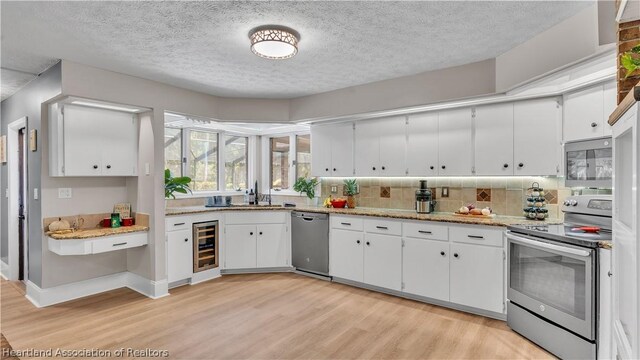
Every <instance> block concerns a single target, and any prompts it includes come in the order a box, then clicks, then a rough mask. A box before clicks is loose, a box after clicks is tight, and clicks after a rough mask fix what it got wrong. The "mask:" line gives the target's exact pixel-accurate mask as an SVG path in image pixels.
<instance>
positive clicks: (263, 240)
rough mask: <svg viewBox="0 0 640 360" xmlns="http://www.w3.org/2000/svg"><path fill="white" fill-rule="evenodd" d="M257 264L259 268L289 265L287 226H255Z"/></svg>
mask: <svg viewBox="0 0 640 360" xmlns="http://www.w3.org/2000/svg"><path fill="white" fill-rule="evenodd" d="M257 231H258V237H257V240H256V242H257V266H258V267H259V268H267V267H283V266H287V265H289V261H288V256H287V250H288V248H287V241H286V240H287V235H288V234H287V226H286V225H285V224H262V225H258V227H257Z"/></svg>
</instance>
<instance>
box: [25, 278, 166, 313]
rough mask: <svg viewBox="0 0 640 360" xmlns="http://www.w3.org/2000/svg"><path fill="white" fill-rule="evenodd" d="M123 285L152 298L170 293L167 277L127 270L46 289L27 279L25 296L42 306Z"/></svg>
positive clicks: (34, 303)
mask: <svg viewBox="0 0 640 360" xmlns="http://www.w3.org/2000/svg"><path fill="white" fill-rule="evenodd" d="M123 287H127V288H129V289H131V290H133V291H136V292H138V293H140V294H142V295H144V296H146V297H149V298H151V299H158V298H161V297H164V296H167V295H169V290H168V284H167V280H166V279H165V280H160V281H153V280H149V279H146V278H143V277H142V276H140V275H137V274H134V273H131V272H126V271H125V272H120V273H116V274H111V275H106V276H101V277H98V278H94V279H88V280H83V281H78V282H74V283H70V284H64V285H60V286H54V287H51V288H45V289H42V288H40V287H38V286H37V285H36V284H34V283H32V282H31V281H27V294H26V295H25V297H26V298H27V299H28V300H29V301H31V303H33V305H35V306H36V307H39V308H40V307H46V306H51V305H55V304H59V303H63V302H67V301H71V300H75V299H79V298H83V297H86V296H90V295H95V294H99V293H103V292H106V291H111V290H115V289H120V288H123Z"/></svg>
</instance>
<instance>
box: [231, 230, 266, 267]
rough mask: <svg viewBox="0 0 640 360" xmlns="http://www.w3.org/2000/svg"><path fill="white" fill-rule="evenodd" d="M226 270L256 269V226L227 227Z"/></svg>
mask: <svg viewBox="0 0 640 360" xmlns="http://www.w3.org/2000/svg"><path fill="white" fill-rule="evenodd" d="M224 231H225V246H224V249H225V250H224V251H225V261H224V265H225V269H247V268H255V267H256V265H257V253H258V251H257V244H256V226H255V225H227V226H225V229H224Z"/></svg>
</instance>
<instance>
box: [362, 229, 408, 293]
mask: <svg viewBox="0 0 640 360" xmlns="http://www.w3.org/2000/svg"><path fill="white" fill-rule="evenodd" d="M364 243H365V246H364V283H365V284H369V285H373V286H378V287H382V288H386V289H392V290H396V291H400V290H402V240H401V239H400V237H399V236H391V235H380V234H369V233H367V234H365V236H364Z"/></svg>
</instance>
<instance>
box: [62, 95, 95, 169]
mask: <svg viewBox="0 0 640 360" xmlns="http://www.w3.org/2000/svg"><path fill="white" fill-rule="evenodd" d="M63 111H64V144H63V145H62V146H64V175H65V176H99V175H101V174H102V163H101V154H102V141H101V134H100V128H101V121H103V119H102V118H101V117H100V114H101V111H100V110H99V109H93V108H88V107H82V106H73V105H65V106H64V110H63Z"/></svg>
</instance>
